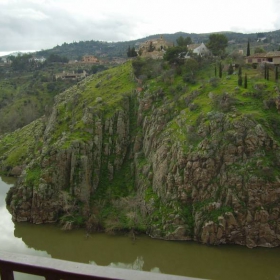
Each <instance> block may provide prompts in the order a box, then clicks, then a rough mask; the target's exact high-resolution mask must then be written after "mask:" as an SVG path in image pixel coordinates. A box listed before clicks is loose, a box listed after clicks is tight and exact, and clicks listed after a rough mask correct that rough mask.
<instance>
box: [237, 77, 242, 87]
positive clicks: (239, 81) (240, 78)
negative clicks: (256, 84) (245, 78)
mask: <svg viewBox="0 0 280 280" xmlns="http://www.w3.org/2000/svg"><path fill="white" fill-rule="evenodd" d="M238 85H239V86H240V87H241V86H242V76H241V75H238Z"/></svg>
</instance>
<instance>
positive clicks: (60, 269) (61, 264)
mask: <svg viewBox="0 0 280 280" xmlns="http://www.w3.org/2000/svg"><path fill="white" fill-rule="evenodd" d="M14 271H16V272H22V273H27V274H32V275H38V276H43V277H45V279H46V280H58V279H63V280H74V279H75V280H77V279H79V280H84V279H88V280H93V279H95V280H109V279H110V280H112V279H115V280H121V279H122V280H130V279H133V280H145V279H147V280H183V279H184V280H195V279H196V280H197V278H190V277H183V276H176V275H169V274H159V273H152V272H145V271H137V270H128V269H121V268H112V267H106V266H97V265H90V264H83V263H76V262H69V261H64V260H58V259H52V258H45V257H37V256H29V255H22V254H16V253H10V252H3V251H0V275H1V280H14Z"/></svg>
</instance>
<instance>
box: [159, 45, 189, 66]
mask: <svg viewBox="0 0 280 280" xmlns="http://www.w3.org/2000/svg"><path fill="white" fill-rule="evenodd" d="M186 52H187V49H186V47H180V46H177V47H171V48H168V49H167V50H166V53H165V54H164V56H163V58H164V60H167V61H169V62H170V63H178V64H180V63H181V62H182V61H183V55H184V54H186Z"/></svg>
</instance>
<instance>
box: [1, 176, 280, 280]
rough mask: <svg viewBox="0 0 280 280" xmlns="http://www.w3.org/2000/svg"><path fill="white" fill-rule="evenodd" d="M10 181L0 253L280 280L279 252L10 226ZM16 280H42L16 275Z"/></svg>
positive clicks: (221, 279) (4, 187)
mask: <svg viewBox="0 0 280 280" xmlns="http://www.w3.org/2000/svg"><path fill="white" fill-rule="evenodd" d="M13 182H14V180H13V179H12V178H7V177H2V179H1V178H0V218H1V219H0V250H4V251H10V252H16V253H22V254H27V255H36V256H44V257H50V258H56V259H63V260H69V261H75V262H82V263H90V264H93V265H94V264H98V265H103V266H114V267H122V268H130V269H140V270H145V271H153V272H157V273H168V274H177V275H185V276H190V277H199V278H206V279H216V280H225V279H226V280H236V279H238V280H250V279H253V280H280V248H272V249H269V248H254V249H248V248H246V247H242V246H228V245H227V246H219V247H214V246H206V245H201V244H197V243H195V242H177V241H163V240H156V239H152V238H149V237H147V236H138V238H137V240H136V241H135V242H133V241H132V240H131V239H130V238H129V237H128V236H112V235H106V234H102V233H96V234H92V235H90V236H89V237H86V234H85V231H84V230H83V229H81V230H73V231H62V230H61V229H60V228H59V227H58V226H57V225H33V224H28V223H13V222H12V219H11V214H10V213H9V211H8V210H7V208H6V205H5V196H6V193H7V191H8V189H9V188H10V187H11V186H12V184H13ZM16 279H18V280H27V279H30V280H31V279H44V278H41V277H35V276H34V277H31V276H30V275H24V274H20V273H17V274H16Z"/></svg>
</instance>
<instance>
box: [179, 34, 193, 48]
mask: <svg viewBox="0 0 280 280" xmlns="http://www.w3.org/2000/svg"><path fill="white" fill-rule="evenodd" d="M176 42H177V45H178V46H180V47H186V46H187V45H190V44H192V39H191V37H186V38H183V37H182V36H180V37H179V38H178V39H177V40H176Z"/></svg>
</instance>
